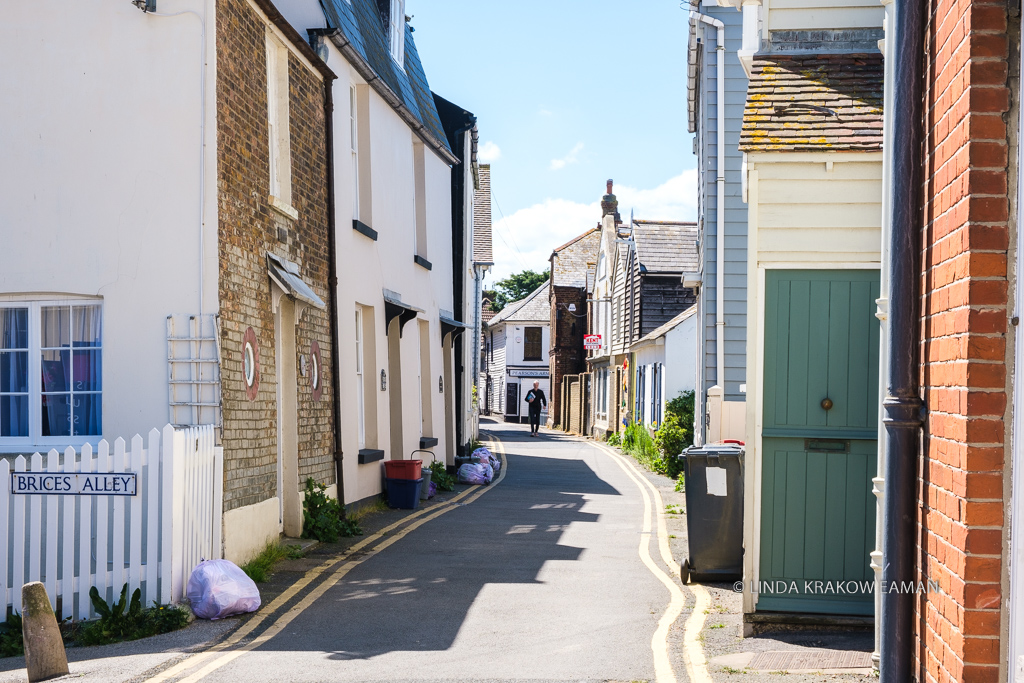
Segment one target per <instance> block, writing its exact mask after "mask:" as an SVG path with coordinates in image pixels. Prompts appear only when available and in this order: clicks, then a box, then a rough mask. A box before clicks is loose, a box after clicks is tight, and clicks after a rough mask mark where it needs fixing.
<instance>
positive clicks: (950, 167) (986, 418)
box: [883, 0, 1016, 681]
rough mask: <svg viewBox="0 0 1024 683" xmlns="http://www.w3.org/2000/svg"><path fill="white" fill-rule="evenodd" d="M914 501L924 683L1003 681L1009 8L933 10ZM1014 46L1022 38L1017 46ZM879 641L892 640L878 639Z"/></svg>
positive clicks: (956, 4)
mask: <svg viewBox="0 0 1024 683" xmlns="http://www.w3.org/2000/svg"><path fill="white" fill-rule="evenodd" d="M930 12H931V16H930V23H929V26H928V30H927V34H926V47H927V61H926V80H927V85H926V89H927V91H926V95H925V133H926V138H925V155H926V187H925V221H924V234H923V242H922V244H923V251H922V281H921V282H922V290H921V291H922V324H921V333H922V344H921V361H922V365H921V385H922V393H923V398H924V399H925V401H926V405H927V407H928V409H929V415H928V420H927V423H926V425H925V433H924V439H923V441H922V449H923V450H922V454H921V468H920V470H919V472H920V476H921V485H920V488H919V490H918V495H919V506H920V507H919V518H918V521H919V525H920V538H919V543H920V547H919V549H920V555H919V557H920V570H921V576H920V578H921V579H922V580H932V581H935V582H936V583H938V585H939V587H940V588H941V593H929V594H926V595H923V596H921V597H920V598H919V600H918V604H917V607H918V620H917V648H916V654H917V657H918V671H917V675H918V680H920V681H995V680H997V678H998V675H999V661H1000V620H1001V618H1002V616H1003V615H1002V614H1001V604H1002V600H1001V598H1002V597H1003V596H1002V592H1001V584H1000V582H1001V580H1002V577H1003V573H1004V571H1005V567H1004V565H1003V561H1002V548H1003V536H1004V528H1003V524H1004V505H1003V500H1002V493H1003V476H1004V464H1005V462H1006V460H1007V458H1004V455H1005V453H1004V446H1005V444H1006V443H1007V436H1006V425H1007V424H1008V423H1009V420H1008V417H1009V416H1008V413H1007V395H1008V391H1007V363H1006V360H1007V348H1006V346H1007V345H1006V331H1007V316H1008V308H1007V303H1008V302H1007V248H1008V224H1007V220H1008V213H1009V198H1008V185H1007V161H1008V156H1009V145H1008V138H1007V125H1006V118H1007V117H1006V114H1007V112H1008V110H1009V100H1010V93H1009V89H1008V85H1007V83H1008V80H1007V68H1008V61H1007V58H1008V45H1009V42H1010V39H1011V36H1008V34H1007V33H1008V31H1007V14H1008V11H1007V2H1005V1H1000V0H995V1H993V0H987V1H984V0H973V1H972V0H930ZM1013 39H1014V40H1016V38H1013ZM883 637H884V634H883Z"/></svg>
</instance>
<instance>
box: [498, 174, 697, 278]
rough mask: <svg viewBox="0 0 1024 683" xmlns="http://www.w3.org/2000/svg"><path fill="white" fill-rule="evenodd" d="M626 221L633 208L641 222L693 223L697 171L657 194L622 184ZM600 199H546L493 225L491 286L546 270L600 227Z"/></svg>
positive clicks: (669, 183)
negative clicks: (557, 252)
mask: <svg viewBox="0 0 1024 683" xmlns="http://www.w3.org/2000/svg"><path fill="white" fill-rule="evenodd" d="M614 191H615V196H616V197H617V198H618V200H619V213H620V214H622V220H623V221H626V222H628V221H629V212H630V209H632V210H633V211H634V214H635V217H636V218H638V219H649V220H658V219H660V220H683V221H685V220H694V219H695V218H696V215H697V171H695V170H690V171H684V172H683V173H681V174H679V175H677V176H675V177H674V178H670V179H669V180H667V181H666V182H664V183H662V184H661V185H659V186H657V187H655V188H652V189H638V188H633V187H629V186H627V185H617V186H616V187H615V189H614ZM600 220H601V201H600V198H598V199H597V200H595V201H594V202H591V203H589V204H583V203H580V202H573V201H570V200H568V199H545V200H544V201H542V202H540V203H538V204H534V205H533V206H528V207H526V208H524V209H520V210H518V211H516V212H515V213H513V214H512V215H511V216H508V217H506V218H503V219H501V220H499V221H498V222H497V223H496V224H495V225H494V238H493V239H494V268H493V269H492V271H491V275H490V276H489V277H488V278H487V284H488V286H491V285H492V284H493V283H494V282H495V281H497V280H501V279H503V278H505V277H508V276H509V275H511V274H512V273H517V272H519V271H521V270H523V269H524V268H529V269H531V270H536V271H543V270H546V269H547V267H548V258H549V257H550V256H551V251H552V250H553V249H555V248H556V247H559V246H561V245H563V244H565V243H566V242H568V241H569V240H571V239H572V238H573V237H576V236H577V235H580V234H582V233H584V232H586V231H587V230H590V229H592V228H594V227H596V226H597V224H598V222H599V221H600Z"/></svg>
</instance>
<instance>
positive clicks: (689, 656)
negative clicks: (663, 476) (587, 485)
mask: <svg viewBox="0 0 1024 683" xmlns="http://www.w3.org/2000/svg"><path fill="white" fill-rule="evenodd" d="M594 445H595V446H597V447H598V448H599V449H600V450H602V451H604V452H605V453H607V454H608V455H609V456H611V457H612V459H613V460H614V461H615V462H616V464H618V465H619V467H621V468H622V469H623V471H625V472H626V474H627V475H628V476H629V477H630V479H632V480H633V482H634V483H635V484H636V485H637V486H638V487H639V488H640V491H641V493H642V494H643V499H644V506H645V508H646V507H647V506H648V505H650V504H651V498H650V497H649V496H648V493H647V491H648V490H650V492H651V496H652V497H653V502H654V506H655V507H654V511H655V514H656V515H657V518H658V549H659V553H660V555H661V560H662V562H664V563H665V566H666V567H668V569H669V571H671V572H673V573H674V572H675V568H676V566H677V564H676V562H675V560H674V559H673V557H672V551H671V549H670V548H669V544H668V528H667V526H666V524H665V515H664V513H663V512H662V510H664V501H663V499H662V497H661V492H660V491H658V489H657V487H656V486H654V485H653V484H652V483H651V482H650V481H648V480H647V477H645V476H644V475H643V473H641V472H640V471H639V470H638V469H637V467H636V465H635V464H634V463H633V462H632V460H631V459H629V458H625V457H623V456H622V455H620V454H619V453H618V452H616V451H615V450H613V449H611V448H609V447H608V446H605V445H604V444H598V443H595V444H594ZM648 515H649V513H648V511H647V510H645V511H644V520H645V521H644V525H645V529H644V531H645V532H649V531H650V526H649V524H648V522H647V518H648ZM648 540H649V539H648V538H647V535H646V533H645V534H642V535H641V541H640V546H641V551H640V557H641V560H644V564H646V565H647V566H648V568H649V569H650V570H651V571H652V572H653V573H654V575H655V576H657V577H658V579H659V580H661V582H662V583H663V584H665V586H666V587H667V588H668V589H669V592H670V593H671V595H672V600H671V602H670V603H669V606H668V608H667V609H666V610H665V614H664V615H662V617H661V619H660V620H659V621H658V629H657V630H656V631H655V633H654V637H653V638H652V640H651V647H652V649H653V650H654V657H655V668H654V671H655V676H656V678H657V680H658V683H662V682H663V681H675V673H674V672H673V671H672V668H671V657H670V655H669V644H668V638H669V630H670V629H671V628H672V624H674V623H675V621H676V619H678V618H679V615H680V614H681V613H682V611H683V607H684V606H685V597H684V595H683V592H682V590H680V588H679V584H677V583H676V582H675V580H674V579H672V578H671V577H670V576H669V575H667V574H666V573H665V572H664V571H662V570H661V569H660V568H658V567H657V565H655V563H654V561H653V560H651V559H650V557H651V556H650V552H649V549H648ZM645 554H646V559H644V556H645ZM686 588H688V589H689V590H690V591H692V592H693V594H694V602H695V604H694V607H693V612H692V613H691V614H690V618H689V619H687V621H686V626H685V629H684V631H683V663H684V664H685V665H686V672H687V674H688V675H689V679H690V681H691V683H711V676H710V674H709V673H708V667H707V659H706V657H705V656H704V648H703V647H701V644H700V640H699V637H700V632H701V629H703V628H704V620H705V619H706V615H705V614H704V610H706V609H707V608H708V605H709V604H710V597H709V595H708V592H707V590H705V588H704V587H703V586H700V585H697V584H694V585H687V586H686ZM661 660H664V663H663V664H662V667H664V666H665V665H666V664H667V666H668V673H667V674H666V675H667V676H671V678H668V677H666V678H664V679H663V678H662V674H661V673H660V670H659V661H661Z"/></svg>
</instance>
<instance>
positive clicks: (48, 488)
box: [11, 472, 138, 496]
mask: <svg viewBox="0 0 1024 683" xmlns="http://www.w3.org/2000/svg"><path fill="white" fill-rule="evenodd" d="M137 478H138V476H137V475H136V473H135V472H92V473H82V474H65V473H63V472H11V493H13V494H19V495H27V496H32V495H35V496H43V495H46V496H134V495H135V494H136V492H137V490H138V489H137V486H136V480H137Z"/></svg>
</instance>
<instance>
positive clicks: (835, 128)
mask: <svg viewBox="0 0 1024 683" xmlns="http://www.w3.org/2000/svg"><path fill="white" fill-rule="evenodd" d="M882 75H883V71H882V56H881V55H880V54H811V55H801V54H787V55H782V54H776V55H762V56H759V57H755V58H754V64H753V68H752V70H751V75H750V84H749V86H748V88H747V104H746V107H745V108H744V110H743V129H742V131H741V132H740V150H742V151H744V152H771V151H812V152H823V151H843V150H846V151H849V150H855V151H875V150H880V149H881V148H882Z"/></svg>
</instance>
